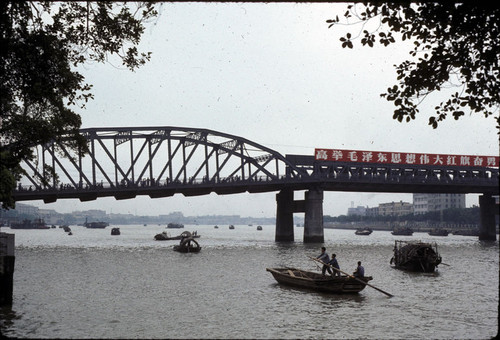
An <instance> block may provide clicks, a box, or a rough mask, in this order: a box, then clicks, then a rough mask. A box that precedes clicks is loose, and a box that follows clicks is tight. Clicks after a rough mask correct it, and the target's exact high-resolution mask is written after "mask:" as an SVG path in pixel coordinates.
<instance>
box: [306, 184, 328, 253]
mask: <svg viewBox="0 0 500 340" xmlns="http://www.w3.org/2000/svg"><path fill="white" fill-rule="evenodd" d="M324 240H325V237H324V229H323V190H314V189H312V190H309V191H306V193H305V218H304V243H323V242H324Z"/></svg>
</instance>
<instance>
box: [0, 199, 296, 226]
mask: <svg viewBox="0 0 500 340" xmlns="http://www.w3.org/2000/svg"><path fill="white" fill-rule="evenodd" d="M34 218H43V219H44V221H45V223H47V224H54V225H77V224H83V223H85V221H88V222H95V221H102V222H108V223H110V224H115V225H116V224H124V225H127V224H165V225H166V224H168V223H182V224H193V225H196V224H204V225H216V224H235V225H242V224H264V225H266V224H274V223H275V222H276V220H275V218H274V217H270V218H265V217H241V216H239V215H204V216H184V215H183V214H182V212H180V211H176V212H171V213H169V214H167V215H158V216H137V215H133V214H114V213H110V214H108V213H106V211H104V210H97V209H94V210H85V211H73V212H71V213H58V212H57V211H55V210H53V209H40V208H38V207H35V206H32V205H28V204H22V203H17V204H16V209H11V210H3V209H0V223H1V224H2V225H4V226H8V225H9V224H10V223H11V222H14V221H20V220H23V219H34ZM295 220H296V221H295ZM294 223H303V218H300V217H297V218H296V219H295V218H294Z"/></svg>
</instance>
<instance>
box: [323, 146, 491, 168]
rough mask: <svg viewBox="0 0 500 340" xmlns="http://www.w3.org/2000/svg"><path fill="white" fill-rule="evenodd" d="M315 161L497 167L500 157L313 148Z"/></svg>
mask: <svg viewBox="0 0 500 340" xmlns="http://www.w3.org/2000/svg"><path fill="white" fill-rule="evenodd" d="M314 158H315V159H316V160H317V161H336V162H360V163H380V164H404V165H436V166H471V167H495V168H498V165H499V159H500V157H496V156H470V155H440V154H430V153H410V152H383V151H360V150H340V149H314Z"/></svg>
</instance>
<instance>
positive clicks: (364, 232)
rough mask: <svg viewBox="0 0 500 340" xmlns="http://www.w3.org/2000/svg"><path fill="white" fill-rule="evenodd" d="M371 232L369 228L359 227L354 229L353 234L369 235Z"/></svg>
mask: <svg viewBox="0 0 500 340" xmlns="http://www.w3.org/2000/svg"><path fill="white" fill-rule="evenodd" d="M372 232H373V230H371V228H359V229H356V232H355V234H356V235H365V236H367V235H370V234H371V233H372Z"/></svg>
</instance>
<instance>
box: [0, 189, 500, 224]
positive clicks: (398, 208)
mask: <svg viewBox="0 0 500 340" xmlns="http://www.w3.org/2000/svg"><path fill="white" fill-rule="evenodd" d="M497 200H498V197H497ZM450 208H460V209H463V208H465V194H414V195H413V204H412V203H409V202H403V201H399V202H388V203H381V204H379V205H378V206H377V207H371V208H370V207H364V206H356V207H354V204H351V207H350V208H348V209H347V216H355V215H358V216H367V217H373V216H396V217H397V216H405V215H408V214H414V215H418V214H424V213H427V212H432V211H440V210H445V209H450ZM326 216H328V215H326ZM33 218H43V219H44V220H45V222H46V223H47V224H54V225H64V224H67V225H76V224H83V223H85V222H86V221H88V222H93V221H103V222H108V223H110V224H168V223H171V222H172V223H183V224H193V225H196V224H202V225H217V224H235V225H247V224H264V225H266V224H267V225H268V224H274V223H275V222H276V219H275V218H274V217H267V218H266V217H260V218H259V217H242V216H240V215H202V216H184V215H183V214H182V212H179V211H176V212H171V213H169V214H166V215H158V216H137V215H133V214H115V213H109V214H108V213H106V211H104V210H85V211H73V212H72V213H59V212H57V211H55V210H53V209H40V208H38V207H35V206H31V205H28V204H22V203H17V204H16V209H11V210H3V209H0V223H1V224H2V225H4V226H7V225H9V224H10V223H11V222H14V221H20V220H23V219H33ZM303 223H304V217H303V216H294V224H296V225H303Z"/></svg>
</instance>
